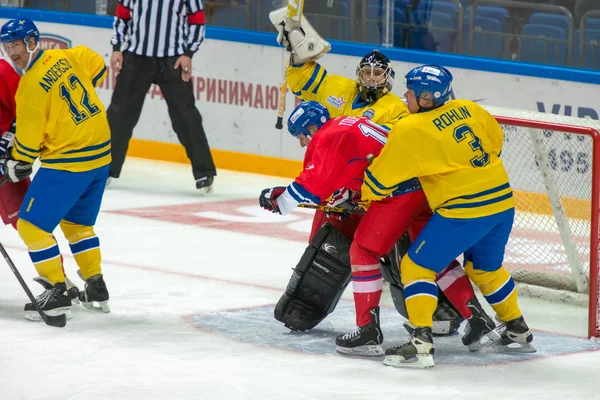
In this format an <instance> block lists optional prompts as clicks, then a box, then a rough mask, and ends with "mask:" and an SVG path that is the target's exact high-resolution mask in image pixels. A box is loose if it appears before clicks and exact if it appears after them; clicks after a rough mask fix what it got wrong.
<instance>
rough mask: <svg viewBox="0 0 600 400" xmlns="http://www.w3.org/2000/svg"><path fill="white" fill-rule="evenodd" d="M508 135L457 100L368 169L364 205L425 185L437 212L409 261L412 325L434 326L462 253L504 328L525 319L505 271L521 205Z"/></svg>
mask: <svg viewBox="0 0 600 400" xmlns="http://www.w3.org/2000/svg"><path fill="white" fill-rule="evenodd" d="M502 143H503V131H502V129H501V127H500V125H499V124H498V123H497V121H496V120H495V119H494V117H493V116H492V115H491V114H489V113H488V112H487V111H485V110H484V109H483V108H482V107H481V106H479V105H478V104H476V103H474V102H471V101H467V100H453V101H449V102H447V103H446V104H444V105H442V106H440V107H438V108H436V109H433V110H430V111H427V112H422V113H417V114H412V115H411V116H410V117H408V118H405V119H402V120H400V121H399V122H398V123H396V124H395V125H394V127H393V128H392V130H391V132H390V134H389V137H388V143H387V144H386V146H385V147H384V148H383V151H382V152H381V154H380V155H379V157H377V158H376V159H375V160H374V162H373V164H372V165H371V166H370V167H369V168H368V169H367V171H366V173H365V179H364V183H363V186H362V188H361V190H362V197H363V200H366V201H375V200H380V199H382V198H384V197H386V196H387V195H388V194H390V193H392V192H393V191H394V190H395V188H396V187H397V186H398V184H399V183H401V182H403V181H405V180H407V179H408V178H411V177H417V178H419V180H420V182H421V185H422V187H423V190H424V192H425V195H426V196H427V199H428V201H429V205H430V206H431V209H432V210H433V212H434V215H433V217H432V218H431V220H430V221H429V222H428V224H427V226H426V227H425V228H424V229H423V231H422V232H421V233H420V235H419V236H418V237H417V238H416V240H415V241H414V243H413V245H412V246H411V248H410V249H409V252H408V257H405V258H404V259H403V260H402V280H403V283H404V285H405V296H406V304H407V308H409V317H410V320H411V322H412V323H413V324H414V325H416V326H431V316H432V314H433V311H434V310H435V307H436V304H437V287H436V286H435V274H436V272H440V271H441V270H442V269H443V268H444V267H445V266H446V265H448V262H449V261H450V260H452V259H454V258H455V257H457V256H458V255H460V254H461V253H464V255H465V262H466V263H465V270H466V272H467V274H468V276H469V278H471V280H472V281H473V282H474V283H475V284H477V285H478V286H479V287H480V289H481V291H482V293H483V295H484V296H485V297H486V299H487V300H488V302H489V303H490V304H491V305H492V307H493V308H494V309H495V310H496V312H497V313H498V315H499V317H500V318H501V319H503V320H511V319H515V318H518V317H519V316H521V312H520V310H519V307H518V305H517V301H516V300H517V293H516V289H515V284H514V281H513V280H512V278H511V277H510V274H509V273H508V271H506V270H505V269H504V268H502V262H503V258H504V249H505V246H506V243H507V242H508V236H509V233H510V231H511V228H512V223H513V219H514V198H513V194H512V189H511V187H510V184H509V181H508V175H507V173H506V170H505V169H504V166H503V164H502V161H501V160H500V158H499V155H500V153H501V151H502Z"/></svg>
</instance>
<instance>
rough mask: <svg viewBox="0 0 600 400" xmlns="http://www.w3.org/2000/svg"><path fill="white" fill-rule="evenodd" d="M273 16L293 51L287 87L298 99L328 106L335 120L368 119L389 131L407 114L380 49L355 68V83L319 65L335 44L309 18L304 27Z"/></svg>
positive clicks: (284, 16)
mask: <svg viewBox="0 0 600 400" xmlns="http://www.w3.org/2000/svg"><path fill="white" fill-rule="evenodd" d="M271 14H273V15H272V16H271V17H272V18H271V22H272V23H273V25H274V27H275V29H277V31H278V32H279V35H278V36H277V41H278V42H279V43H280V44H283V45H284V46H285V47H286V48H287V50H288V51H289V52H290V65H289V67H288V69H287V71H286V78H287V84H288V85H289V87H290V89H291V91H292V92H293V93H294V94H295V95H296V96H297V97H298V98H300V99H301V100H303V101H308V100H314V101H317V102H319V103H321V104H323V105H324V106H326V107H327V110H328V111H329V115H330V116H331V118H335V117H340V116H353V117H367V118H369V119H371V120H372V121H373V122H375V123H377V124H378V125H381V126H384V127H386V128H391V126H392V125H393V124H394V123H395V122H396V121H398V120H399V119H400V118H403V117H405V116H407V115H408V109H407V108H406V105H405V104H404V103H403V102H402V100H401V99H400V98H399V97H398V96H396V95H395V94H393V93H391V90H392V86H393V85H394V69H393V68H392V63H391V62H390V60H389V59H388V58H387V57H386V56H385V55H383V54H382V53H380V52H378V51H377V50H375V51H372V52H370V53H369V54H367V55H365V56H364V57H363V58H362V60H361V61H360V63H359V64H358V67H357V68H356V80H352V79H349V78H346V77H343V76H339V75H330V74H328V73H327V70H326V69H325V68H323V66H321V65H320V64H319V63H317V62H316V60H317V59H319V58H320V57H321V56H322V55H323V54H325V53H326V52H328V51H329V50H330V49H331V45H330V44H329V43H327V42H326V41H325V40H323V39H322V38H321V36H319V34H318V33H317V32H316V31H315V30H314V28H313V27H312V25H310V23H309V22H308V20H307V19H306V17H304V18H303V19H302V22H301V23H299V22H297V21H294V20H293V19H290V18H288V17H287V15H288V13H287V11H286V9H279V10H275V11H273V12H272V13H271Z"/></svg>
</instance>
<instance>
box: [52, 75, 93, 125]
mask: <svg viewBox="0 0 600 400" xmlns="http://www.w3.org/2000/svg"><path fill="white" fill-rule="evenodd" d="M67 81H68V82H69V85H68V87H67V85H66V84H64V83H61V84H60V86H59V88H60V98H61V99H63V100H64V101H66V102H67V104H68V105H69V112H70V113H71V119H72V120H73V122H75V125H79V124H80V123H82V122H83V121H85V120H86V119H88V118H90V117H93V116H94V115H96V114H98V113H99V112H100V107H98V106H97V105H95V104H93V103H90V96H89V94H88V91H87V90H86V89H85V87H84V86H83V84H82V83H81V81H80V80H79V78H78V77H77V75H75V74H71V75H69V77H68V78H67ZM78 88H81V90H82V91H83V93H82V94H81V98H80V99H79V104H80V105H81V109H80V108H79V107H78V106H77V104H75V101H74V100H73V97H74V96H75V93H76V90H77V89H78Z"/></svg>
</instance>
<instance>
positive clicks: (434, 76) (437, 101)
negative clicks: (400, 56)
mask: <svg viewBox="0 0 600 400" xmlns="http://www.w3.org/2000/svg"><path fill="white" fill-rule="evenodd" d="M405 79H406V87H407V88H408V89H411V90H412V91H414V92H415V96H416V97H417V99H423V100H431V101H432V102H433V107H431V109H433V108H437V107H439V106H441V105H442V104H444V103H445V102H446V101H448V98H449V97H450V95H451V94H452V74H451V73H450V71H448V70H447V69H446V68H444V67H441V66H439V65H421V66H419V67H416V68H413V69H412V70H410V71H409V72H408V74H406V76H405Z"/></svg>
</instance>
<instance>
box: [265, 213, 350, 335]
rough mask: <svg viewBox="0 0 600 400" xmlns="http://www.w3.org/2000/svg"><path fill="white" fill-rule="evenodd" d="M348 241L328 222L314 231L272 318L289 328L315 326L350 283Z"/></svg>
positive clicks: (331, 309)
mask: <svg viewBox="0 0 600 400" xmlns="http://www.w3.org/2000/svg"><path fill="white" fill-rule="evenodd" d="M350 244H351V241H350V239H348V238H347V237H346V236H344V235H343V234H341V233H340V232H339V231H338V230H337V229H335V228H334V227H333V226H332V225H330V224H329V223H326V224H325V225H323V227H322V228H321V229H320V230H319V231H318V232H317V234H316V235H315V236H314V238H313V239H312V240H311V242H310V244H309V246H308V247H307V248H306V250H305V252H304V254H303V255H302V258H301V259H300V261H299V262H298V265H296V268H295V269H294V272H293V273H292V277H291V278H290V281H289V283H288V286H287V288H286V291H285V293H284V294H283V296H282V297H281V299H279V302H278V303H277V305H276V306H275V310H274V314H275V319H276V320H278V321H280V322H283V323H284V324H285V326H286V327H287V328H289V329H292V330H300V331H305V330H309V329H312V328H314V327H315V326H316V325H317V324H318V323H319V322H321V321H322V320H323V319H324V318H325V317H326V316H327V315H329V314H330V313H331V312H332V311H333V310H334V309H335V306H336V305H337V303H338V301H339V299H340V297H341V296H342V293H343V292H344V290H345V289H346V287H347V286H348V283H350V280H351V276H352V268H351V266H350V255H349V251H350Z"/></svg>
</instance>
